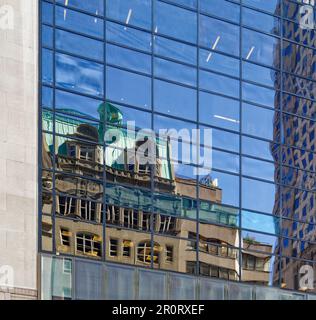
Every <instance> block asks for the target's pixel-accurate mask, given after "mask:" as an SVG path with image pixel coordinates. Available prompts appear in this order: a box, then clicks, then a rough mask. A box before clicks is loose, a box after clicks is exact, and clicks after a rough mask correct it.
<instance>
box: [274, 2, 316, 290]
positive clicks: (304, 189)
mask: <svg viewBox="0 0 316 320" xmlns="http://www.w3.org/2000/svg"><path fill="white" fill-rule="evenodd" d="M298 9H299V7H298V5H297V4H295V3H291V2H287V3H286V4H284V10H285V12H286V16H287V17H288V18H292V19H295V17H296V15H297V13H298ZM283 30H284V37H285V38H287V39H290V40H294V41H296V42H299V43H302V44H303V45H307V46H313V45H314V42H315V36H314V31H311V30H304V29H302V28H300V26H299V25H298V24H294V23H293V22H290V21H286V20H284V28H283ZM303 45H297V44H294V43H292V42H288V41H283V52H282V54H283V70H284V71H285V72H288V73H287V74H285V73H284V74H283V87H284V88H283V89H284V90H285V91H286V92H290V93H292V94H293V95H290V94H286V93H284V94H283V95H282V101H281V103H279V102H280V100H277V103H276V106H279V105H282V108H283V111H284V112H286V113H283V114H282V131H283V135H282V136H283V143H284V145H286V146H283V147H282V150H281V159H282V163H283V166H282V180H281V182H282V184H284V185H287V186H289V187H283V188H282V189H281V190H282V191H281V193H280V191H278V193H277V195H276V197H277V198H278V199H279V200H280V201H281V208H282V211H281V212H280V214H281V215H282V217H283V218H282V226H281V230H280V233H281V235H282V236H283V237H284V238H282V239H280V241H279V243H278V246H277V247H276V252H277V253H281V255H282V256H283V257H282V258H281V259H280V258H277V259H276V260H275V265H274V281H275V282H276V283H277V282H278V281H279V277H280V271H281V273H282V277H281V279H280V281H281V286H282V287H283V288H288V289H295V290H298V289H300V288H299V270H300V267H301V266H302V265H304V264H309V265H313V260H314V255H315V253H316V246H315V241H316V232H315V227H316V225H315V223H316V220H315V217H316V207H315V201H316V194H315V181H316V180H315V171H316V155H315V153H314V151H315V147H316V136H315V133H316V123H315V122H314V121H312V120H310V119H313V118H315V110H316V109H315V108H316V104H315V102H313V101H312V100H315V98H316V87H315V84H313V83H312V81H310V80H306V79H303V78H301V77H306V78H310V79H311V80H314V81H315V51H314V50H313V49H311V48H307V47H304V46H303ZM276 53H277V54H279V53H280V46H278V48H277V50H276ZM276 56H277V55H276ZM289 73H291V74H289ZM294 74H295V75H296V76H294ZM295 95H297V96H295ZM299 96H300V97H301V98H299ZM303 97H304V98H303ZM305 98H306V99H305ZM308 99H310V100H308ZM297 115H298V116H297ZM309 118H310V119H309ZM287 146H292V147H287ZM278 158H279V157H278ZM279 190H280V189H279ZM277 206H278V208H277V210H275V212H277V214H279V210H278V209H279V203H278V204H277ZM294 220H297V221H294ZM298 221H300V222H298ZM313 242H314V243H313ZM296 258H299V259H306V260H310V262H308V261H306V262H304V261H299V260H296ZM314 269H315V266H314Z"/></svg>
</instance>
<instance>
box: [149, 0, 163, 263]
mask: <svg viewBox="0 0 316 320" xmlns="http://www.w3.org/2000/svg"><path fill="white" fill-rule="evenodd" d="M155 8H156V6H155V0H151V130H152V131H153V132H154V109H155V107H154V81H155V80H154V75H155V63H154V52H155V50H154V46H155V21H154V19H155ZM155 144H156V135H155ZM155 161H156V159H155ZM150 167H151V170H150V176H151V177H150V178H151V181H150V189H151V214H150V246H151V251H150V268H151V269H154V245H155V235H154V201H155V197H154V192H155V175H156V174H155V172H156V163H155V164H150ZM159 259H161V256H160V257H159ZM158 263H159V261H158Z"/></svg>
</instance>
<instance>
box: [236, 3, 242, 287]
mask: <svg viewBox="0 0 316 320" xmlns="http://www.w3.org/2000/svg"><path fill="white" fill-rule="evenodd" d="M242 5H243V0H240V12H239V98H240V101H239V190H238V196H239V208H238V211H239V217H238V228H237V230H238V233H239V250H238V254H239V255H238V263H239V270H238V273H239V275H238V279H237V280H238V281H239V282H242V259H243V258H242V252H243V248H242V245H243V241H242V216H241V208H242V196H241V195H242V172H243V166H242V156H241V155H242V150H243V149H242V135H241V132H242V123H243V121H242V114H243V109H242V106H243V80H242V78H243V76H242V75H243V73H242V70H243V60H242V46H243V42H242V40H243V27H242V12H243V10H242Z"/></svg>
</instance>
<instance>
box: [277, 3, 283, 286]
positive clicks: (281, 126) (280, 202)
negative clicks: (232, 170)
mask: <svg viewBox="0 0 316 320" xmlns="http://www.w3.org/2000/svg"><path fill="white" fill-rule="evenodd" d="M280 15H281V20H280V23H281V26H280V54H279V57H278V58H280V92H279V99H280V106H279V108H280V138H279V139H280V141H278V142H279V170H280V172H279V175H280V183H279V184H278V186H277V192H278V193H279V214H277V216H278V215H279V231H281V232H280V233H279V234H278V240H279V252H278V253H277V257H278V258H279V264H278V265H279V278H278V279H277V280H278V286H279V287H281V284H282V270H281V267H282V248H281V243H282V241H281V235H282V192H283V187H282V181H283V177H282V176H283V174H282V167H283V166H282V136H283V132H282V128H283V89H284V88H283V37H284V34H283V21H284V18H283V0H280Z"/></svg>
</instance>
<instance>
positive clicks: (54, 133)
mask: <svg viewBox="0 0 316 320" xmlns="http://www.w3.org/2000/svg"><path fill="white" fill-rule="evenodd" d="M55 39H56V0H53V85H54V88H53V148H52V149H53V184H52V185H53V194H52V196H53V221H52V224H53V226H52V231H53V253H54V254H56V173H55V172H56V158H55V147H56V146H55V144H56V89H55V88H56V41H55Z"/></svg>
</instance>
